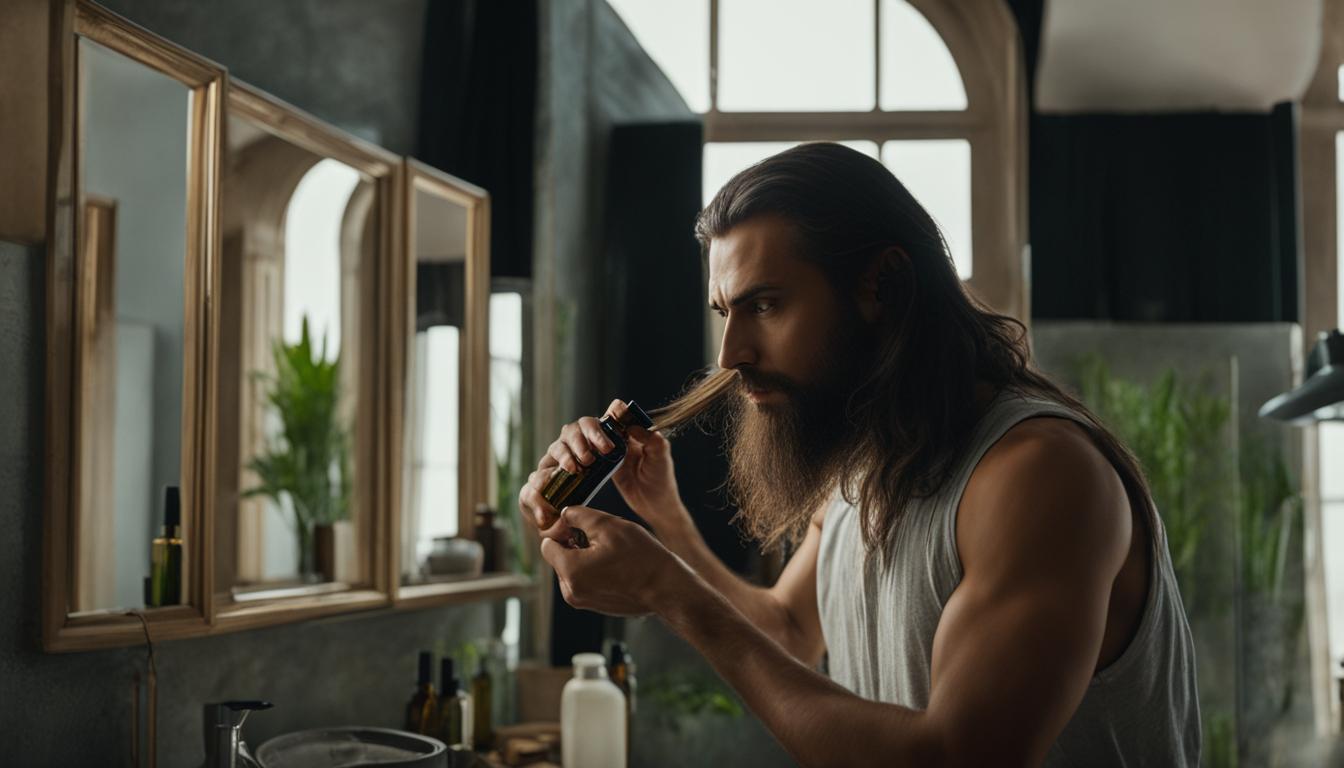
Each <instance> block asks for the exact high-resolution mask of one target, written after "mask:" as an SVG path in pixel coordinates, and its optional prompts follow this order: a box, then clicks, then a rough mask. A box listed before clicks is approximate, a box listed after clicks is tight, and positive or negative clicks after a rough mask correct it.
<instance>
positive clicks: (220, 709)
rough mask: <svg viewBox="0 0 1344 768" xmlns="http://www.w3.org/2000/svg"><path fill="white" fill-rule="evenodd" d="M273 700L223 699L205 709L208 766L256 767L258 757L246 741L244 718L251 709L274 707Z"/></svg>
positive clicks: (218, 767) (206, 762) (207, 767)
mask: <svg viewBox="0 0 1344 768" xmlns="http://www.w3.org/2000/svg"><path fill="white" fill-rule="evenodd" d="M270 708H271V703H270V702H269V701H221V702H216V703H213V704H206V705H205V709H204V711H203V720H204V723H203V724H204V733H203V736H204V737H205V768H255V766H256V765H257V762H256V760H254V759H253V758H252V755H251V753H250V752H248V749H247V745H246V744H244V743H243V731H242V728H243V721H245V720H247V716H248V714H249V713H251V712H254V711H256V710H259V709H270Z"/></svg>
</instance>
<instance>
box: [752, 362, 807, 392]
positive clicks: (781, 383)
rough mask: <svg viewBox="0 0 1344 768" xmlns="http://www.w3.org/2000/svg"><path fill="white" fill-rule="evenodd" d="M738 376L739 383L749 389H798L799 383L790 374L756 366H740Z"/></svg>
mask: <svg viewBox="0 0 1344 768" xmlns="http://www.w3.org/2000/svg"><path fill="white" fill-rule="evenodd" d="M737 378H738V383H739V384H740V385H741V386H742V387H744V388H747V389H757V390H779V391H781V392H796V391H798V384H797V383H796V382H794V380H793V379H790V378H789V377H788V376H785V375H783V374H779V373H769V372H767V371H762V370H758V369H756V368H746V367H744V368H738V369H737Z"/></svg>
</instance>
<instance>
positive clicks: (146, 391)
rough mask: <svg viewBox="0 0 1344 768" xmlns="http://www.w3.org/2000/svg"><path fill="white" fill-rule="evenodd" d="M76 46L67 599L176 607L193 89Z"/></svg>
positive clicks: (83, 606) (181, 588) (181, 590)
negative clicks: (172, 496)
mask: <svg viewBox="0 0 1344 768" xmlns="http://www.w3.org/2000/svg"><path fill="white" fill-rule="evenodd" d="M77 57H78V68H79V82H78V106H77V133H76V136H77V139H76V140H77V146H78V150H77V156H78V169H79V178H78V181H77V188H78V190H79V209H78V224H77V239H76V243H77V253H76V260H77V263H76V275H77V279H78V286H77V288H76V302H77V310H76V318H77V319H76V323H77V326H78V327H77V329H76V339H77V340H76V350H77V352H76V356H77V360H76V365H77V376H78V378H77V381H78V387H77V389H76V392H75V398H76V403H75V408H76V410H77V413H76V418H75V423H77V424H79V425H80V435H79V437H78V442H77V458H76V461H77V466H78V471H77V475H76V477H77V483H76V485H77V489H78V490H77V491H76V497H75V499H73V501H74V505H73V506H74V509H76V510H78V512H77V516H76V519H75V520H74V531H73V534H74V535H73V540H74V542H73V555H74V558H73V561H74V566H73V574H72V575H73V586H74V589H73V590H72V592H71V605H70V608H71V610H72V611H75V612H83V611H92V610H101V609H114V608H129V607H134V606H141V605H172V604H176V603H179V602H182V596H183V595H184V594H185V587H186V584H185V583H184V581H185V579H184V570H183V562H182V543H181V542H182V537H183V535H184V534H183V532H182V531H181V529H180V522H179V523H177V524H176V525H173V524H172V521H171V520H170V521H168V523H169V525H168V530H166V531H165V517H166V516H171V514H172V512H171V511H170V510H168V509H167V507H168V506H169V502H168V498H169V495H168V494H167V493H165V489H166V488H176V487H177V486H178V485H179V483H180V476H181V457H182V445H181V439H180V435H181V427H182V399H183V397H182V388H183V377H182V368H183V354H184V352H183V341H184V337H183V325H184V318H185V315H186V312H185V308H184V296H185V281H186V276H185V265H186V237H187V223H186V217H187V214H186V202H187V173H188V170H187V158H188V151H187V145H188V139H189V130H188V129H189V120H190V105H191V92H190V90H189V89H188V88H187V86H185V85H183V84H182V83H180V82H178V81H177V80H174V79H172V78H170V77H168V76H166V75H163V74H160V73H159V72H157V71H155V70H153V69H150V68H149V67H146V66H144V65H142V64H139V63H137V62H135V61H133V60H131V59H129V58H127V57H125V56H122V55H121V54H119V53H116V52H114V51H112V50H110V49H108V48H106V47H104V46H102V45H99V44H98V43H95V42H92V41H91V40H88V39H84V38H81V39H80V40H79V42H78V51H77ZM185 535H186V536H190V535H192V532H191V531H187V532H185Z"/></svg>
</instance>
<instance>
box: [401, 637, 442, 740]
mask: <svg viewBox="0 0 1344 768" xmlns="http://www.w3.org/2000/svg"><path fill="white" fill-rule="evenodd" d="M433 664H434V659H433V655H432V654H430V652H429V651H421V652H420V674H419V675H418V677H417V678H416V684H415V693H414V694H412V695H411V700H410V701H409V702H407V703H406V730H408V731H410V732H411V733H419V734H422V735H424V736H433V735H434V732H435V730H437V726H438V719H439V703H438V699H437V697H436V696H435V695H434V678H433Z"/></svg>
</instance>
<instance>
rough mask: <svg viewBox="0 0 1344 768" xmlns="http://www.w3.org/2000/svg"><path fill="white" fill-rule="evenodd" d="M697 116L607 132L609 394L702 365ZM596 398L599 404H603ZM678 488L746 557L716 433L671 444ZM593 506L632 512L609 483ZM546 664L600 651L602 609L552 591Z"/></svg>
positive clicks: (660, 390)
mask: <svg viewBox="0 0 1344 768" xmlns="http://www.w3.org/2000/svg"><path fill="white" fill-rule="evenodd" d="M701 142H702V132H701V127H700V123H699V122H676V123H657V124H635V125H622V126H617V127H615V128H613V129H612V131H611V134H610V145H609V152H608V163H607V177H606V187H605V191H604V193H603V199H604V201H605V207H604V210H603V221H604V227H603V245H602V255H603V257H602V265H603V273H602V275H601V280H602V281H603V283H602V284H603V286H604V289H603V291H602V292H601V295H602V301H603V302H604V303H603V305H602V306H601V307H600V308H599V310H600V312H601V314H602V316H603V318H604V321H603V325H602V337H601V348H602V353H603V357H602V363H603V372H602V382H603V387H604V390H605V391H608V392H611V393H612V396H614V397H621V398H623V399H627V400H635V401H637V402H639V404H640V405H642V406H644V407H645V408H653V407H656V406H659V405H662V404H664V403H666V402H667V401H668V400H671V399H672V398H673V397H674V396H676V395H677V393H678V392H680V391H681V389H682V388H683V387H684V386H685V385H686V384H687V383H688V382H689V379H690V378H691V377H692V375H693V373H694V372H695V371H696V370H697V369H700V368H702V367H703V366H704V364H705V353H704V333H705V300H706V299H705V282H704V275H703V273H702V271H701V259H700V246H699V244H697V243H696V241H695V236H694V226H695V217H696V214H698V213H699V211H700V162H701ZM604 405H605V403H604ZM672 456H673V460H674V461H675V463H676V470H677V485H678V487H679V488H680V489H681V495H682V499H683V500H684V501H685V502H686V505H687V508H688V509H689V510H690V511H691V514H692V516H693V517H694V518H695V522H696V525H697V527H699V529H700V533H701V534H702V535H703V536H704V537H705V541H706V543H707V544H708V545H709V547H710V549H711V550H712V551H713V552H714V553H715V554H716V555H717V556H718V557H719V558H720V559H721V560H723V561H724V563H725V564H726V565H728V566H729V567H730V568H733V569H736V570H738V571H739V572H740V571H743V570H745V569H746V567H747V565H748V559H749V555H750V550H749V545H748V544H747V543H746V542H744V540H743V538H742V536H741V535H740V534H739V533H738V531H737V529H736V527H735V526H733V525H732V524H731V523H730V522H729V521H730V520H731V518H732V511H731V510H730V509H729V507H728V503H727V499H726V498H725V494H724V491H723V481H724V478H725V477H726V476H727V464H726V459H725V457H724V455H723V452H722V451H721V449H720V445H719V437H718V436H712V435H706V434H703V433H701V432H700V431H699V430H696V429H688V430H686V431H685V432H684V433H683V434H681V435H679V436H678V437H676V438H675V439H674V440H673V441H672ZM592 504H593V506H594V507H597V508H598V509H601V510H603V511H606V512H610V513H612V514H615V515H620V516H623V517H626V518H627V519H629V518H633V514H632V513H631V512H630V509H629V508H628V507H627V506H626V505H625V503H624V502H623V501H622V500H621V495H620V492H619V491H617V490H616V489H615V488H614V487H612V486H610V485H608V487H607V488H605V489H604V490H603V491H602V492H601V493H599V494H598V495H597V497H596V498H595V499H594V500H593V502H592ZM554 594H555V600H554V602H553V606H554V610H553V613H552V617H551V663H552V664H556V665H565V664H568V663H569V660H570V657H571V656H572V655H573V654H575V653H580V652H584V651H600V650H601V648H602V641H603V640H604V639H605V638H604V637H603V633H604V630H605V629H606V627H607V623H606V621H605V620H604V619H603V617H602V616H599V615H597V614H594V613H590V612H587V611H580V610H576V609H574V608H571V607H569V605H567V604H566V603H565V602H564V600H563V599H562V598H561V596H560V591H559V587H558V585H557V586H555V587H554Z"/></svg>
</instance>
